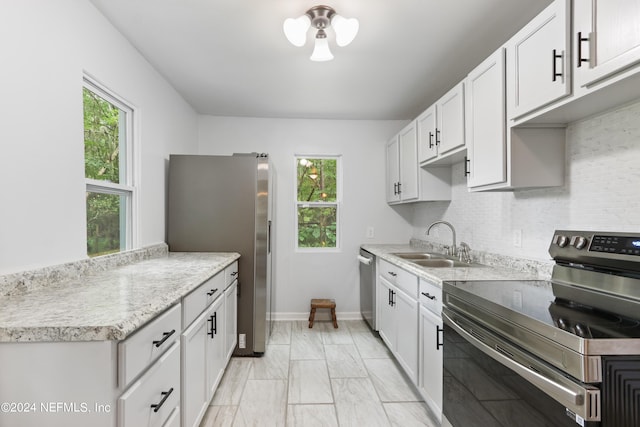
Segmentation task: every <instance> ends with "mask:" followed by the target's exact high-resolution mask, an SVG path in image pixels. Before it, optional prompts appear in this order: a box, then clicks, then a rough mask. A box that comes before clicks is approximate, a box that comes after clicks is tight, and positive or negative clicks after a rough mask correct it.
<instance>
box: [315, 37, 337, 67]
mask: <svg viewBox="0 0 640 427" xmlns="http://www.w3.org/2000/svg"><path fill="white" fill-rule="evenodd" d="M332 59H333V55H332V54H331V51H330V50H329V41H328V40H327V38H326V37H322V38H317V37H316V45H315V46H314V48H313V53H312V54H311V60H312V61H318V62H321V61H331V60H332Z"/></svg>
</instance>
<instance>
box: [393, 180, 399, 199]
mask: <svg viewBox="0 0 640 427" xmlns="http://www.w3.org/2000/svg"><path fill="white" fill-rule="evenodd" d="M396 194H398V183H397V182H394V183H393V195H394V196H395V195H396Z"/></svg>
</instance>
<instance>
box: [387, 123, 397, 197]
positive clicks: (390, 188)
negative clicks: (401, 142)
mask: <svg viewBox="0 0 640 427" xmlns="http://www.w3.org/2000/svg"><path fill="white" fill-rule="evenodd" d="M399 182H400V149H399V147H398V136H397V135H396V136H394V137H393V139H391V141H389V143H388V144H387V202H388V203H393V202H398V201H400V193H399V192H398V183H399Z"/></svg>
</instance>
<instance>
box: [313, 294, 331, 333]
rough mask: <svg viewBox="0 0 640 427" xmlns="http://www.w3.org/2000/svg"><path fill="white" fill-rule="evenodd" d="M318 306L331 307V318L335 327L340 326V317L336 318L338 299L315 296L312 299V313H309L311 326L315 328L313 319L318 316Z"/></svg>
mask: <svg viewBox="0 0 640 427" xmlns="http://www.w3.org/2000/svg"><path fill="white" fill-rule="evenodd" d="M316 308H330V309H331V320H333V327H334V328H337V327H338V319H336V301H335V300H332V299H319V298H314V299H312V300H311V313H309V328H313V319H314V317H315V316H316Z"/></svg>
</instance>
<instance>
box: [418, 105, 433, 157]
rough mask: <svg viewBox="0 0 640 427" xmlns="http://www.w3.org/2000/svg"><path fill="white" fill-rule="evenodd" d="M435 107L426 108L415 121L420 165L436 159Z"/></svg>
mask: <svg viewBox="0 0 640 427" xmlns="http://www.w3.org/2000/svg"><path fill="white" fill-rule="evenodd" d="M436 125H437V123H436V105H435V104H433V105H432V106H431V107H429V108H427V109H426V110H425V111H424V113H422V114H420V115H419V116H418V118H417V119H416V127H417V129H418V158H419V159H420V163H424V162H426V161H428V160H431V159H435V158H436V157H438V146H437V145H436Z"/></svg>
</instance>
